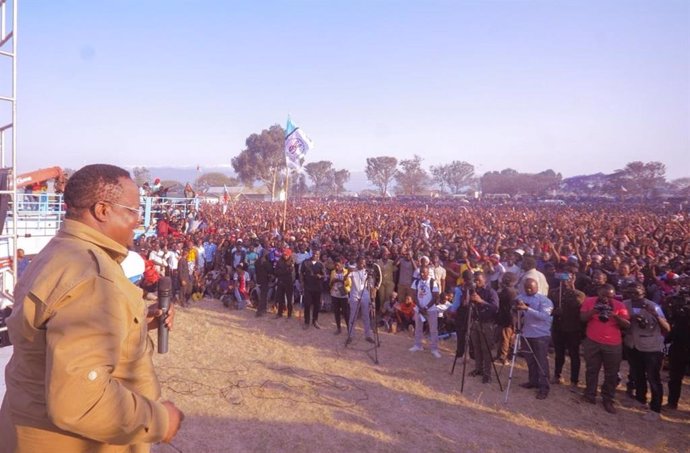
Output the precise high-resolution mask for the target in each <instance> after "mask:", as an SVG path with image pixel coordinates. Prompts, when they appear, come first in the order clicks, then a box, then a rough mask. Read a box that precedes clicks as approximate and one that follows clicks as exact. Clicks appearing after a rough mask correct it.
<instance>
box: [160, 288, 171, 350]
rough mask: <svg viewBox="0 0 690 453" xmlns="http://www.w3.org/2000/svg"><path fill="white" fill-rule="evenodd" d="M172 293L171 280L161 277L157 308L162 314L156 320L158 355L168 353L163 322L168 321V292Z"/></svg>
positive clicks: (165, 329) (166, 330)
mask: <svg viewBox="0 0 690 453" xmlns="http://www.w3.org/2000/svg"><path fill="white" fill-rule="evenodd" d="M171 291H172V280H170V277H161V279H160V280H159V281H158V308H160V309H161V310H163V314H162V315H161V316H160V317H159V318H158V353H159V354H165V353H167V352H168V327H167V326H166V325H165V320H166V319H168V311H169V310H170V292H171Z"/></svg>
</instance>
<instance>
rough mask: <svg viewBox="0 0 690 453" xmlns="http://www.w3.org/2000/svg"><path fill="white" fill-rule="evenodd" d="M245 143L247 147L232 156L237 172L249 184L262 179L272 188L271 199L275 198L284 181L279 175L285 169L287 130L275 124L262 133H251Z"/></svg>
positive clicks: (244, 182)
mask: <svg viewBox="0 0 690 453" xmlns="http://www.w3.org/2000/svg"><path fill="white" fill-rule="evenodd" d="M245 145H246V148H245V149H243V150H242V152H241V153H240V154H238V155H237V156H235V157H233V158H232V167H233V168H234V169H235V173H237V176H238V177H239V178H240V181H242V183H243V184H245V185H247V186H252V185H253V184H254V181H257V180H258V181H261V182H262V183H263V184H265V185H266V187H268V188H269V189H270V191H271V199H274V200H275V195H276V190H277V189H279V188H280V187H278V186H279V184H281V181H282V179H281V178H280V177H279V176H280V173H281V172H283V171H284V170H285V154H284V146H285V131H284V130H283V128H282V127H281V126H279V125H277V124H274V125H273V126H271V127H270V128H269V129H264V130H263V131H261V133H260V134H252V135H250V136H249V137H248V138H247V140H246V142H245Z"/></svg>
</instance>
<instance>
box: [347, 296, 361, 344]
mask: <svg viewBox="0 0 690 453" xmlns="http://www.w3.org/2000/svg"><path fill="white" fill-rule="evenodd" d="M347 303H348V304H349V303H350V301H349V300H348V301H347ZM361 304H362V300H361V299H360V300H358V301H357V305H356V306H355V309H354V314H353V313H350V325H349V326H347V338H346V339H345V347H347V345H348V344H350V343H352V331H353V330H354V329H355V322H356V321H357V317H358V316H359V307H360V305H361Z"/></svg>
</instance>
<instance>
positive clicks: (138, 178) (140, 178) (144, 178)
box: [132, 167, 151, 186]
mask: <svg viewBox="0 0 690 453" xmlns="http://www.w3.org/2000/svg"><path fill="white" fill-rule="evenodd" d="M132 173H133V174H134V182H136V183H137V185H138V186H143V185H144V183H145V182H149V181H151V172H150V171H149V169H148V168H146V167H134V168H133V169H132Z"/></svg>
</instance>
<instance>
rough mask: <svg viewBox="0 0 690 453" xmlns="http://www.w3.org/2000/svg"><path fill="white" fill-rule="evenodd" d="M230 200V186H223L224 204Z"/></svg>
mask: <svg viewBox="0 0 690 453" xmlns="http://www.w3.org/2000/svg"><path fill="white" fill-rule="evenodd" d="M229 198H230V194H229V193H228V186H226V185H225V184H223V202H224V203H227V202H228V199H229Z"/></svg>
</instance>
